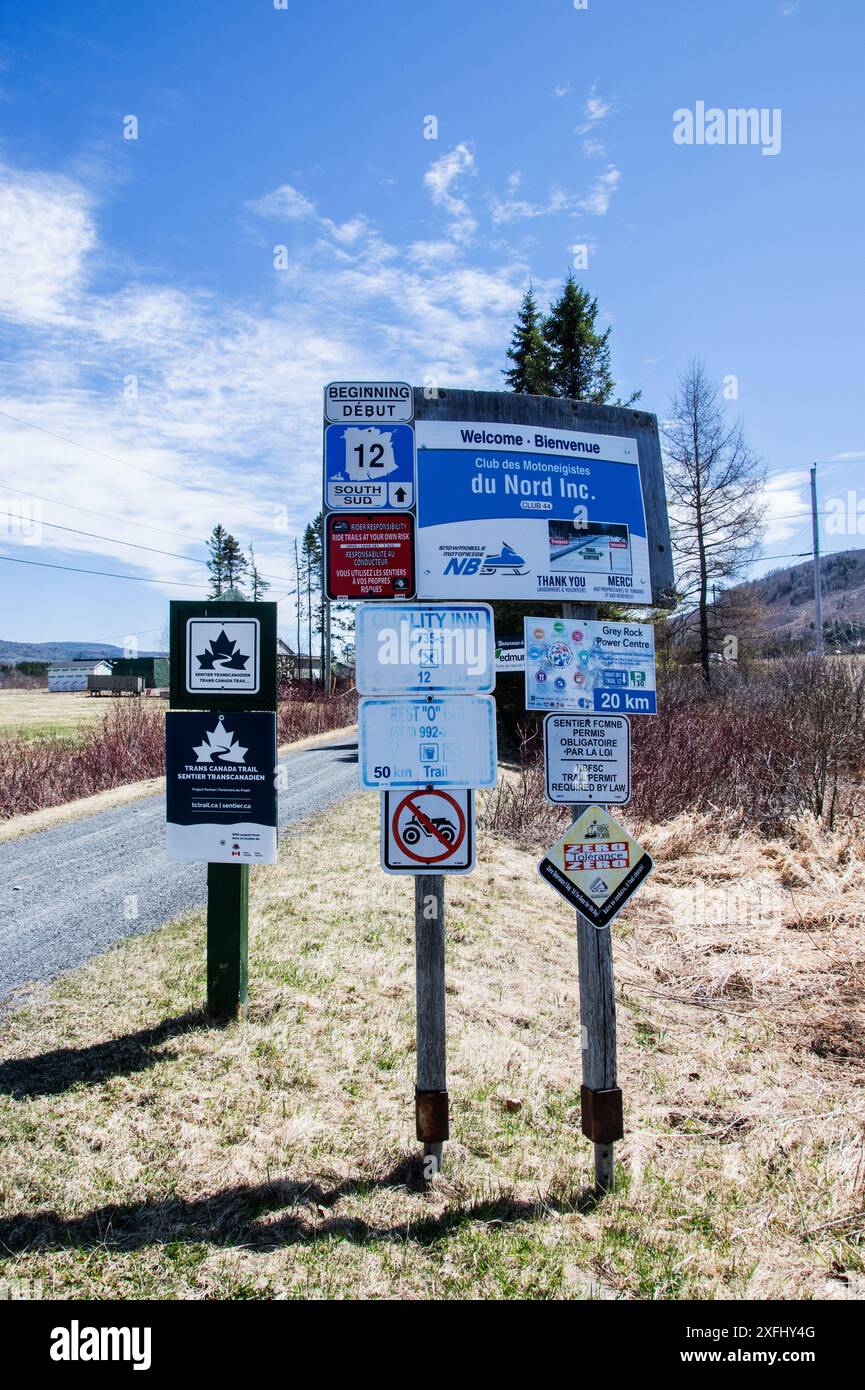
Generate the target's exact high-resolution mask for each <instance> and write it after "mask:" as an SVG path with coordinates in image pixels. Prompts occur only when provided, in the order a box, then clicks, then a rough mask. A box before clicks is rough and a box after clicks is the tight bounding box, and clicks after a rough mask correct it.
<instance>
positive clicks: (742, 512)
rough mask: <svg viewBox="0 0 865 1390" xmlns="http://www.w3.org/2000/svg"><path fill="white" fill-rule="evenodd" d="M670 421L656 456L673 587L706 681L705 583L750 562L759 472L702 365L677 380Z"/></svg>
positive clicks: (760, 512) (760, 508)
mask: <svg viewBox="0 0 865 1390" xmlns="http://www.w3.org/2000/svg"><path fill="white" fill-rule="evenodd" d="M670 416H671V418H670V419H669V420H668V421H667V422H666V424H665V426H664V444H665V448H664V453H665V474H666V480H667V494H668V498H669V502H670V532H671V538H672V543H673V552H674V555H675V558H676V586H677V590H678V593H679V595H680V597H681V598H682V600H683V601H686V600H691V601H692V602H696V609H697V617H698V623H699V639H700V641H699V650H700V665H701V667H702V670H703V676H704V678H705V679H706V680H707V681H708V680H710V679H711V662H710V652H711V633H710V614H709V609H710V599H711V586H712V583H713V581H714V582H715V583H716V584H722V583H723V582H724V581H729V580H731V579H736V578H738V577H739V576H740V575H741V573H742V571H743V570H744V569H745V568H746V567H747V566H748V565H749V564H750V563H751V561H752V560H753V559H754V557H755V554H756V551H757V549H758V547H759V544H760V539H761V536H762V531H763V517H764V514H765V504H764V502H763V500H762V489H763V483H764V481H765V476H766V475H765V469H764V467H763V465H762V463H761V462H760V460H759V458H758V457H757V456H756V454H755V453H754V452H753V450H752V449H751V446H750V445H749V443H748V441H747V439H746V438H745V432H744V429H743V426H742V424H741V422H738V421H737V422H736V423H734V424H730V423H728V421H727V420H726V418H725V416H724V411H723V409H722V406H721V403H720V401H719V397H718V388H717V386H716V385H715V383H714V382H713V381H712V380H711V378H710V377H709V376H708V374H707V372H706V369H705V367H704V366H703V363H702V362H700V361H693V362H691V363H690V364H689V365H688V367H687V368H686V370H685V371H684V372H683V374H682V375H681V377H680V378H679V383H678V386H677V389H676V391H675V392H674V394H673V397H672V399H671V402H670Z"/></svg>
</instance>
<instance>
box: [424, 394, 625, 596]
mask: <svg viewBox="0 0 865 1390" xmlns="http://www.w3.org/2000/svg"><path fill="white" fill-rule="evenodd" d="M415 431H416V437H417V438H416V442H417V479H418V594H419V596H420V597H421V598H440V599H449V598H463V599H465V598H485V599H495V598H501V599H521V600H524V599H528V600H531V599H533V598H544V599H550V598H554V599H562V600H567V601H577V602H597V601H601V602H607V603H610V602H613V603H646V604H649V603H651V602H652V587H651V582H650V575H649V544H648V538H647V531H646V512H645V506H644V502H643V490H642V484H641V478H640V462H639V458H638V450H637V442H636V439H633V438H630V439H629V438H625V437H623V436H619V435H614V434H589V433H585V432H582V431H577V430H567V429H554V428H551V427H550V428H541V427H539V426H530V425H519V424H507V423H499V422H495V423H486V424H480V423H478V422H472V421H467V422H460V421H455V420H454V421H452V420H429V419H423V420H421V419H419V420H418V421H417V423H416V426H415Z"/></svg>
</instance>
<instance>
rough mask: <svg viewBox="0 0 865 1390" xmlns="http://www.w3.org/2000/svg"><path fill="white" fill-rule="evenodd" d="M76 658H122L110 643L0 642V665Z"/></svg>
mask: <svg viewBox="0 0 865 1390" xmlns="http://www.w3.org/2000/svg"><path fill="white" fill-rule="evenodd" d="M137 655H138V656H162V655H163V653H162V652H153V651H147V652H138V653H137ZM78 656H102V657H106V658H108V659H109V660H113V659H115V658H119V657H122V656H123V648H122V647H113V646H112V645H111V643H110V642H4V641H2V640H0V665H2V664H3V663H7V664H11V663H13V662H16V661H73V660H74V659H75V657H78Z"/></svg>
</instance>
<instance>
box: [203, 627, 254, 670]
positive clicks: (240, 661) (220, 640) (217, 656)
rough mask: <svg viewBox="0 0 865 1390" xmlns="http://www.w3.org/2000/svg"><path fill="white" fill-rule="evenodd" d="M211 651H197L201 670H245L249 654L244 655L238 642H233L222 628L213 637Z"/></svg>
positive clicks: (210, 644) (210, 645) (210, 643)
mask: <svg viewBox="0 0 865 1390" xmlns="http://www.w3.org/2000/svg"><path fill="white" fill-rule="evenodd" d="M208 645H209V647H210V650H209V651H203V652H200V653H196V657H195V659H196V661H197V662H198V669H199V670H200V671H213V670H214V669H216V670H219V671H245V670H246V663H247V661H248V660H249V657H248V656H243V655H242V654H241V652H240V649H239V647H238V645H237V643H236V642H233V641H232V640H231V638H230V637H229V636H228V633H227V632H226V631H225V628H223V629H222V631H221V632H220V634H219V636H218V637H217V638H215V639H214V638H211V639H210V642H209V644H208Z"/></svg>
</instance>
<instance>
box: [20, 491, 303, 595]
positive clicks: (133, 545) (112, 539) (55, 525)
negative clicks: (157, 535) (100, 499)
mask: <svg viewBox="0 0 865 1390" xmlns="http://www.w3.org/2000/svg"><path fill="white" fill-rule="evenodd" d="M0 516H9V517H12V518H13V520H16V519H18V518H16V514H15V513H14V512H7V511H4V510H3V509H2V508H0ZM38 524H39V525H40V526H49V527H50V528H51V530H52V531H69V532H71V533H72V534H73V535H75V536H88V537H89V538H90V540H93V541H107V542H108V544H109V545H126V546H129V547H130V549H132V550H147V551H149V552H150V554H151V555H169V556H170V557H171V558H172V559H174V560H183V561H185V562H186V564H189V565H204V566H205V568H206V567H207V561H206V560H199V559H197V558H196V557H195V556H194V555H179V554H178V553H177V551H176V550H160V549H158V548H157V547H156V546H153V545H140V544H139V543H138V542H137V541H122V540H120V539H119V537H117V536H100V535H97V533H96V532H95V531H81V530H79V529H78V527H77V526H61V525H60V523H59V521H40V522H39V523H38ZM258 572H259V574H260V575H261V577H262V579H276V580H277V581H279V582H281V583H283V584H284V583H285V581H286V579H287V578H288V576H287V575H285V574H265V572H264V570H259V571H258Z"/></svg>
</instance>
